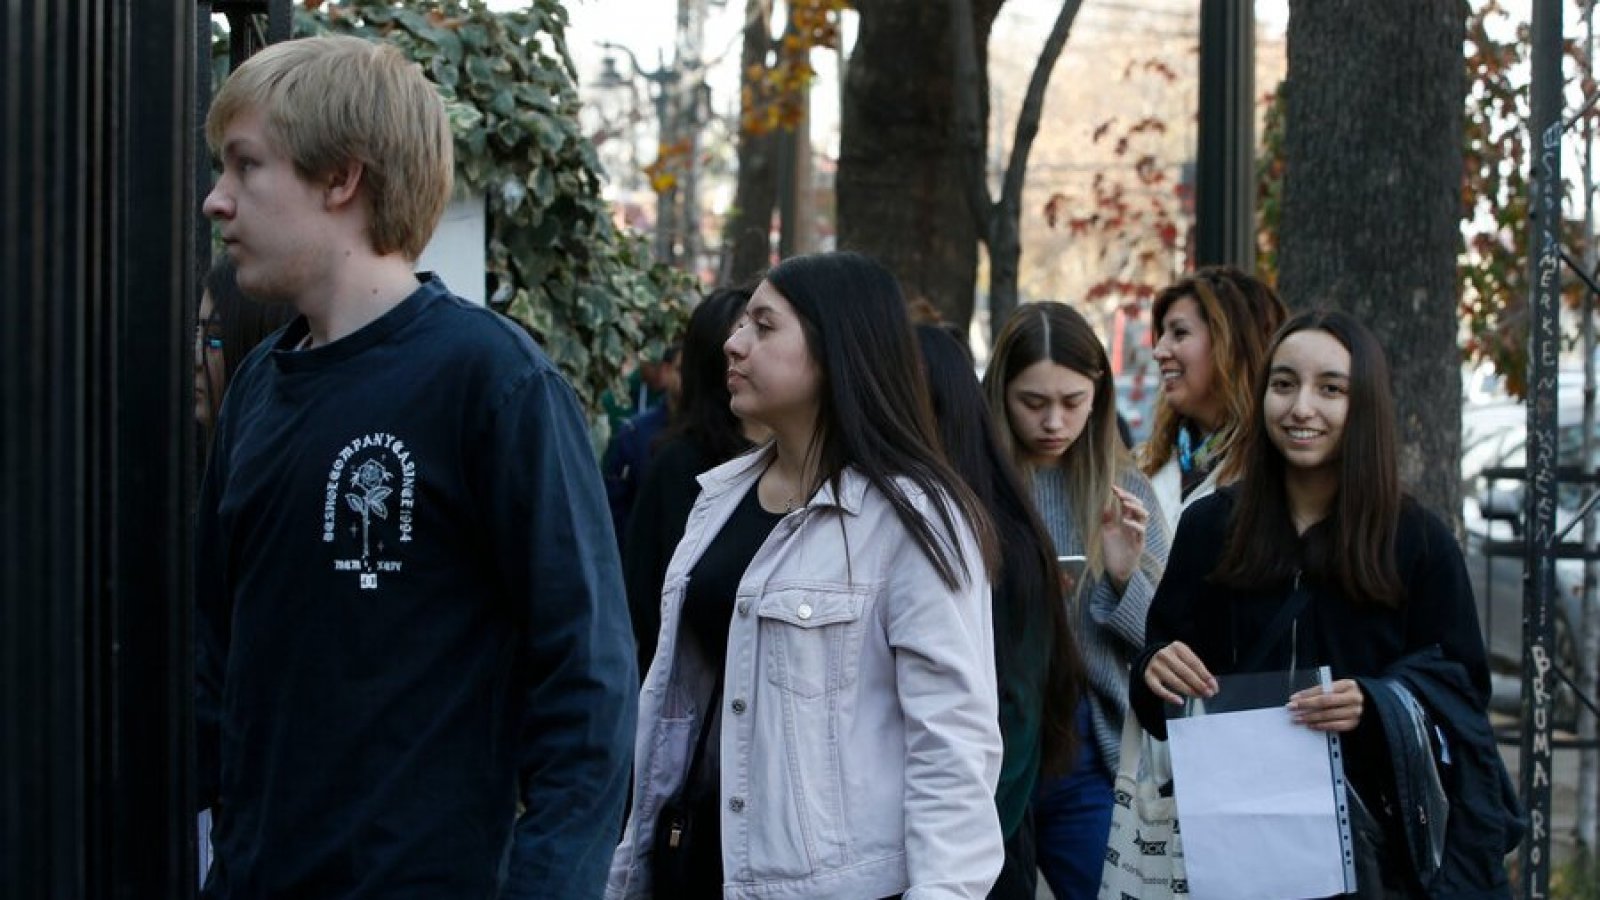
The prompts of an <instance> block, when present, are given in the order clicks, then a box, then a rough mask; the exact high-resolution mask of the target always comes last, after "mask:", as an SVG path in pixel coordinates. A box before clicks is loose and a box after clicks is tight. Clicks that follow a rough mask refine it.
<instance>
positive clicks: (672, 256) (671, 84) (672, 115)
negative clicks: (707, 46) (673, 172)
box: [596, 41, 694, 263]
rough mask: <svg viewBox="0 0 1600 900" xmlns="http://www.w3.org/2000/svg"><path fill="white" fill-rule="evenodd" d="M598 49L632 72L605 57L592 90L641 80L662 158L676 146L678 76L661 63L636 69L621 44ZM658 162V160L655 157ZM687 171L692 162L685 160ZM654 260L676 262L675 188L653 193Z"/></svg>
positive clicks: (605, 44) (633, 58)
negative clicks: (626, 72)
mask: <svg viewBox="0 0 1600 900" xmlns="http://www.w3.org/2000/svg"><path fill="white" fill-rule="evenodd" d="M599 46H600V48H601V49H602V50H605V51H607V52H608V53H610V52H616V51H620V52H621V53H622V55H624V56H626V57H627V58H628V65H629V66H630V67H631V68H632V72H631V74H630V75H627V76H624V75H622V74H621V73H620V72H618V71H617V66H616V61H615V57H612V56H607V57H606V58H605V60H604V62H603V68H602V69H601V73H600V79H599V81H598V82H597V83H596V87H598V88H601V89H617V88H621V87H624V86H625V85H627V84H629V83H630V82H631V81H632V79H634V78H643V79H644V80H645V81H646V82H648V83H649V84H650V98H651V100H652V102H653V103H654V104H655V108H656V128H657V134H658V138H657V146H658V148H659V149H658V151H657V152H658V154H664V153H665V152H666V150H667V148H669V147H671V146H672V145H673V144H675V143H676V141H677V139H678V132H679V130H680V129H679V127H678V126H679V117H678V115H677V110H676V109H675V108H674V107H675V105H676V104H675V103H674V100H675V99H676V94H677V90H676V88H677V83H678V72H677V70H676V69H674V68H672V67H669V66H667V65H666V64H665V63H664V62H661V63H658V65H657V66H656V68H654V69H646V68H645V67H643V66H641V65H639V57H637V56H635V55H634V52H633V51H632V50H630V49H628V48H627V47H624V46H623V45H621V44H616V43H612V42H611V41H601V42H600V45H599ZM658 158H659V157H658ZM689 165H690V166H691V168H692V167H693V165H694V160H692V159H691V160H689ZM692 184H693V180H692V179H687V180H686V182H685V187H686V188H687V187H689V186H691V185H692ZM656 198H657V199H656V234H655V252H656V258H657V259H659V260H661V261H662V262H666V263H671V262H675V261H676V260H677V258H678V252H677V244H678V235H677V231H678V229H677V225H678V215H677V211H678V205H679V200H680V197H679V192H678V188H677V186H676V185H673V186H671V187H668V188H667V189H666V190H662V191H659V192H657V195H656Z"/></svg>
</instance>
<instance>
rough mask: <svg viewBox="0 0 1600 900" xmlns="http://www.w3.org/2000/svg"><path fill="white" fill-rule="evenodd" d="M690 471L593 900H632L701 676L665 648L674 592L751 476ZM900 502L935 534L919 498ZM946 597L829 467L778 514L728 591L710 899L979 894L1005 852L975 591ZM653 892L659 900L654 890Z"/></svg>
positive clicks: (749, 461)
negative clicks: (624, 806)
mask: <svg viewBox="0 0 1600 900" xmlns="http://www.w3.org/2000/svg"><path fill="white" fill-rule="evenodd" d="M771 453H772V451H771V450H770V449H767V450H763V451H756V452H754V453H752V454H749V455H746V456H743V457H740V458H738V459H735V460H733V461H732V462H729V463H726V464H724V465H722V466H720V467H718V468H716V469H713V470H711V471H710V472H707V473H705V474H704V475H701V476H700V485H701V493H700V498H699V499H698V500H697V501H696V502H695V505H694V509H693V511H692V512H690V514H689V520H688V524H687V527H686V528H685V530H684V535H683V541H682V542H681V543H680V544H679V545H678V549H677V552H676V553H675V554H674V555H673V557H672V563H671V565H670V566H669V567H668V569H667V575H666V582H665V586H664V588H663V590H662V608H661V635H660V640H659V641H658V642H657V644H656V655H655V659H654V661H653V662H652V663H651V666H650V672H649V674H648V675H647V676H646V678H645V682H644V687H643V690H642V693H641V695H640V698H639V727H638V732H637V737H636V740H635V751H634V752H635V755H634V794H633V805H632V807H631V809H630V812H629V816H628V825H627V828H626V829H625V831H624V832H623V836H622V843H621V845H620V846H618V847H617V851H616V855H615V856H614V857H613V858H612V861H611V877H610V881H609V883H608V885H607V887H606V897H607V898H611V900H633V898H647V897H651V896H652V891H651V885H650V860H649V853H650V847H651V840H652V834H653V832H654V829H655V825H656V819H657V817H658V814H659V812H660V809H661V805H662V803H663V802H664V801H665V800H666V799H668V798H670V797H671V796H672V795H673V794H674V793H675V792H676V791H677V790H678V788H679V786H680V784H681V783H682V781H683V779H684V777H685V774H686V770H687V768H688V764H689V760H688V757H689V755H690V752H691V745H692V743H693V741H694V737H695V735H696V734H698V729H699V726H700V721H701V716H703V715H704V714H705V710H703V709H701V708H700V707H701V706H703V705H704V703H705V702H706V698H707V697H709V696H710V693H711V688H712V684H713V680H714V679H713V674H714V673H712V672H711V671H708V668H707V666H706V665H705V664H704V663H703V662H701V661H700V659H699V657H698V654H694V653H684V654H681V655H680V654H678V653H677V648H678V625H679V619H680V617H681V616H680V612H681V608H682V603H683V596H684V586H685V584H686V583H687V581H688V576H689V572H690V571H691V570H692V569H693V568H694V565H695V563H696V562H697V561H698V560H699V559H700V556H701V555H702V554H703V553H704V552H705V549H706V546H707V545H708V544H709V543H710V541H711V539H712V538H713V537H715V536H716V534H717V532H718V531H719V530H720V529H721V528H722V526H723V523H725V522H726V521H727V520H728V518H729V516H730V515H731V514H732V513H733V510H734V508H735V507H736V506H738V504H739V501H740V500H741V499H742V498H743V497H744V496H745V494H746V492H747V491H748V490H749V489H750V487H751V485H753V484H754V483H755V481H756V480H757V479H758V478H759V477H760V475H761V472H762V471H763V470H764V469H765V468H766V464H767V462H768V460H769V458H770V454H771ZM901 483H902V484H904V485H906V490H907V493H908V496H909V498H910V499H911V502H912V504H913V505H914V506H915V507H916V508H917V509H918V510H920V511H921V512H922V513H923V514H924V515H926V516H929V517H930V520H931V521H933V522H934V523H935V532H936V533H942V532H943V529H942V528H940V527H938V526H937V521H938V518H937V515H936V513H934V511H933V507H932V505H931V503H930V501H929V499H928V498H927V496H926V495H924V494H922V493H921V492H919V491H917V490H916V488H915V487H913V486H911V485H910V483H909V482H904V481H902V482H901ZM956 521H957V522H958V523H960V527H959V531H960V534H959V535H958V536H957V539H958V541H959V552H960V554H961V556H962V558H963V559H965V561H966V565H967V568H968V571H969V572H970V577H969V578H967V579H966V582H965V584H964V586H963V587H962V588H960V589H959V590H951V589H950V588H948V587H946V586H945V584H944V582H943V581H941V580H940V578H939V575H938V573H937V571H936V570H935V569H934V568H933V566H932V565H931V564H930V563H929V562H928V560H927V557H926V556H925V555H924V554H923V553H922V551H921V550H920V549H919V548H918V547H917V545H916V542H915V540H914V539H913V537H912V536H911V534H910V532H908V531H907V530H906V528H905V527H904V526H903V525H902V524H901V522H900V520H899V519H898V518H897V517H896V516H895V513H894V509H893V507H891V506H890V504H889V501H888V500H887V499H886V498H885V497H884V496H883V495H882V494H880V493H879V492H878V491H876V490H874V489H872V488H871V487H870V486H869V485H868V483H867V480H866V479H865V478H864V477H862V476H861V475H860V474H858V473H856V472H854V471H852V470H846V471H845V473H844V474H843V475H842V476H841V479H840V489H839V492H838V495H837V496H836V495H835V494H834V492H833V490H832V489H831V488H830V487H827V486H825V487H823V488H822V490H820V491H818V493H817V494H816V496H815V497H813V498H812V499H811V501H810V502H809V503H808V504H806V505H805V506H804V507H802V508H801V509H798V510H795V511H794V512H792V513H790V514H789V515H787V516H785V517H784V518H783V520H781V521H780V522H779V523H778V525H777V527H775V528H774V529H773V531H772V534H771V535H770V536H769V537H768V538H767V540H766V542H765V543H764V544H763V545H762V546H761V548H760V549H759V550H758V551H757V552H756V555H755V557H754V559H752V560H751V562H750V566H749V568H748V569H746V570H745V573H744V577H743V578H742V579H741V580H740V582H739V588H738V592H737V595H736V598H735V606H734V614H733V620H732V625H731V627H730V629H729V632H728V656H727V664H726V665H727V670H726V673H725V675H724V678H725V684H724V687H723V693H722V701H721V702H722V727H721V734H720V741H721V743H720V748H721V754H720V758H721V764H722V770H721V793H722V803H721V809H722V818H721V824H722V866H723V878H724V890H723V896H724V897H725V898H790V897H794V898H799V897H819V898H820V897H827V898H852V900H856V898H878V897H887V896H890V895H893V894H897V893H901V892H904V893H905V896H906V897H907V898H908V900H931V898H946V897H948V898H956V897H967V898H981V897H984V896H985V895H986V894H987V893H988V891H989V887H990V885H991V884H992V883H993V882H994V880H995V878H996V876H997V875H998V874H999V871H1000V866H1001V863H1002V861H1003V859H1004V856H1005V851H1004V848H1003V846H1002V837H1001V833H1000V823H999V819H998V817H997V816H996V813H995V806H994V789H995V783H996V781H997V780H998V778H999V773H1000V753H1001V744H1000V731H999V726H998V702H997V699H996V685H995V670H994V644H993V635H992V621H991V616H990V599H989V582H988V579H987V577H986V576H985V574H984V571H983V562H982V558H981V557H980V555H979V553H978V550H977V545H976V541H975V539H974V538H973V536H972V533H971V531H970V529H969V528H968V527H967V526H966V523H965V522H962V520H961V519H960V517H959V516H958V517H957V519H956ZM661 900H667V898H661Z"/></svg>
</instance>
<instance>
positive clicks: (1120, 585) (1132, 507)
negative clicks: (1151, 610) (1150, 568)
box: [1100, 486, 1150, 595]
mask: <svg viewBox="0 0 1600 900" xmlns="http://www.w3.org/2000/svg"><path fill="white" fill-rule="evenodd" d="M1111 495H1112V496H1111V505H1110V506H1108V507H1106V510H1105V512H1103V513H1101V514H1100V553H1101V557H1102V558H1103V559H1104V561H1105V569H1106V577H1107V578H1109V579H1110V580H1111V586H1112V587H1113V588H1115V589H1116V591H1117V593H1118V594H1119V595H1120V594H1121V593H1122V592H1123V591H1124V590H1125V589H1127V587H1128V579H1130V578H1132V577H1133V570H1134V569H1135V568H1136V567H1137V566H1138V565H1139V557H1140V555H1142V554H1143V553H1144V532H1145V528H1146V527H1148V526H1149V524H1150V511H1149V510H1148V509H1145V507H1144V503H1142V502H1140V500H1139V498H1138V497H1135V496H1134V495H1133V494H1130V493H1128V492H1127V491H1125V490H1123V489H1122V488H1119V487H1116V486H1112V488H1111Z"/></svg>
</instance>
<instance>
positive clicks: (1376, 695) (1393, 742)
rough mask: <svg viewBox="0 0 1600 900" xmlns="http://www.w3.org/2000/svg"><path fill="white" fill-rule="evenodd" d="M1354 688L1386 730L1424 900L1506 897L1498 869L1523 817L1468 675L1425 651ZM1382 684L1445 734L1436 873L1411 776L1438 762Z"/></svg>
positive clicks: (1435, 651) (1419, 789)
mask: <svg viewBox="0 0 1600 900" xmlns="http://www.w3.org/2000/svg"><path fill="white" fill-rule="evenodd" d="M1357 680H1358V681H1359V682H1360V683H1361V687H1362V690H1363V691H1364V692H1365V694H1366V696H1367V697H1368V698H1369V699H1370V700H1371V701H1372V708H1373V709H1374V710H1375V712H1376V714H1377V717H1378V719H1379V720H1380V721H1381V723H1382V725H1383V731H1384V735H1385V738H1386V740H1387V744H1388V748H1389V756H1390V759H1391V762H1392V767H1393V772H1394V774H1395V779H1394V789H1395V798H1396V802H1397V806H1398V807H1399V810H1400V812H1401V814H1402V815H1401V820H1402V823H1403V831H1404V833H1405V835H1406V845H1407V846H1406V850H1407V851H1408V853H1409V856H1410V858H1411V859H1412V860H1413V863H1414V865H1415V866H1416V869H1417V871H1418V874H1419V875H1421V876H1422V885H1423V888H1424V890H1426V891H1427V895H1428V896H1429V897H1450V898H1464V900H1474V898H1503V897H1509V896H1510V895H1511V886H1510V884H1509V883H1508V881H1507V879H1506V871H1505V866H1503V865H1501V862H1500V861H1501V858H1502V857H1503V856H1504V855H1505V854H1506V853H1509V852H1510V851H1511V850H1512V848H1514V847H1516V846H1517V843H1518V842H1519V841H1520V840H1521V839H1522V812H1521V808H1520V806H1519V804H1518V802H1517V795H1516V791H1515V790H1514V789H1513V788H1512V784H1511V777H1510V775H1508V774H1507V773H1506V767H1505V764H1504V763H1503V762H1502V761H1501V759H1500V753H1499V750H1498V748H1497V747H1496V746H1495V739H1494V731H1493V730H1492V729H1491V728H1490V726H1489V721H1488V719H1487V717H1485V716H1484V714H1483V707H1482V706H1481V705H1479V703H1478V699H1477V697H1476V693H1475V691H1474V690H1473V688H1472V684H1471V681H1470V679H1468V677H1467V673H1466V670H1465V669H1464V668H1463V667H1462V666H1461V665H1460V664H1458V663H1454V662H1451V661H1450V660H1448V659H1445V657H1444V654H1443V653H1442V652H1441V651H1440V649H1439V648H1438V647H1429V648H1426V649H1424V650H1421V651H1418V652H1417V653H1413V654H1411V655H1410V656H1407V657H1406V658H1404V659H1402V660H1400V661H1398V662H1396V663H1395V664H1394V665H1393V666H1390V667H1389V669H1388V670H1387V671H1386V672H1384V674H1383V677H1382V678H1381V679H1378V678H1359V679H1357ZM1382 681H1390V682H1393V683H1395V684H1398V685H1399V686H1401V687H1403V688H1404V689H1406V690H1407V691H1409V692H1410V693H1411V696H1412V697H1414V698H1416V700H1417V701H1418V702H1419V703H1420V704H1421V705H1422V707H1423V708H1424V710H1426V712H1427V714H1428V717H1429V719H1431V720H1432V724H1433V725H1434V726H1435V727H1437V728H1438V729H1439V730H1440V731H1442V732H1443V734H1444V745H1445V747H1447V748H1448V751H1447V752H1448V756H1449V759H1450V762H1449V763H1448V764H1444V763H1439V764H1438V772H1439V777H1440V781H1441V782H1442V784H1443V787H1444V792H1445V796H1446V797H1448V798H1449V800H1450V814H1449V817H1448V818H1447V820H1446V824H1445V842H1444V857H1443V859H1442V860H1441V862H1440V864H1439V868H1438V871H1437V872H1431V873H1429V872H1428V869H1429V868H1431V860H1429V859H1427V858H1426V857H1427V856H1428V855H1429V854H1428V853H1427V845H1426V843H1425V841H1426V839H1427V829H1428V827H1429V825H1430V824H1431V823H1429V822H1427V821H1426V817H1425V816H1422V815H1420V814H1419V810H1420V809H1422V808H1423V807H1424V806H1425V804H1426V798H1425V797H1424V796H1423V794H1424V792H1425V790H1426V788H1425V786H1424V784H1423V782H1424V780H1425V779H1422V778H1418V777H1415V776H1416V774H1417V773H1419V771H1420V767H1421V766H1422V765H1426V764H1428V763H1429V762H1431V761H1432V760H1437V759H1438V756H1437V755H1436V753H1435V747H1434V746H1433V745H1432V744H1431V743H1430V742H1426V741H1424V742H1418V741H1417V740H1416V739H1415V735H1414V732H1413V731H1412V730H1411V729H1410V728H1409V727H1408V723H1407V721H1406V713H1405V711H1404V710H1403V709H1401V708H1400V706H1399V702H1398V698H1397V697H1396V696H1395V694H1394V693H1393V692H1391V691H1389V690H1387V689H1386V688H1385V687H1384V685H1382V684H1380V682H1382ZM1419 743H1420V745H1419Z"/></svg>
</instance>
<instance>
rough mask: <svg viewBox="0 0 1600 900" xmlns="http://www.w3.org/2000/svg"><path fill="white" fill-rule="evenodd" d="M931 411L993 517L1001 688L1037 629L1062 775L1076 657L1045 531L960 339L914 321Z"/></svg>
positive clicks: (1043, 737) (1067, 762) (1051, 740)
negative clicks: (1044, 645) (999, 435)
mask: <svg viewBox="0 0 1600 900" xmlns="http://www.w3.org/2000/svg"><path fill="white" fill-rule="evenodd" d="M917 342H918V344H919V345H920V346H921V349H922V362H923V365H924V366H925V367H926V368H925V371H926V372H927V376H928V388H929V393H930V394H931V396H932V400H933V412H934V420H935V421H936V422H937V424H938V427H939V438H940V440H941V441H942V442H943V443H944V450H945V455H946V456H947V457H949V459H950V464H951V465H952V466H954V467H955V470H956V471H957V472H958V473H960V475H961V477H962V478H964V479H966V482H967V485H968V486H969V487H971V488H972V493H973V494H974V495H976V496H977V498H978V502H979V503H980V504H982V505H983V508H984V509H985V510H987V511H988V513H989V518H990V520H991V521H992V522H993V523H994V530H995V538H996V540H997V541H998V542H999V545H1000V572H999V573H998V574H997V575H996V576H995V579H996V580H995V589H994V596H995V599H996V601H997V602H996V604H995V610H994V620H995V631H994V635H995V648H994V655H995V665H996V668H997V670H998V672H997V674H998V675H999V682H1000V690H1001V691H1005V690H1008V689H1009V687H1010V686H1011V685H1014V684H1017V683H1018V682H1020V681H1021V680H1023V679H1024V678H1026V677H1027V672H1026V669H1025V664H1026V663H1027V662H1028V660H1026V659H1023V658H1020V651H1021V649H1022V648H1023V647H1025V646H1026V645H1027V644H1028V643H1029V642H1030V641H1031V640H1033V639H1035V638H1036V637H1038V636H1040V635H1042V636H1043V637H1044V638H1045V639H1046V640H1047V641H1048V644H1047V646H1048V647H1049V657H1048V660H1049V665H1048V668H1047V670H1046V673H1045V678H1044V681H1043V683H1042V684H1040V685H1038V688H1039V691H1040V694H1041V699H1042V700H1043V701H1044V714H1043V716H1042V718H1041V730H1040V741H1041V745H1042V749H1043V754H1042V755H1043V761H1044V770H1045V772H1046V773H1047V774H1050V775H1062V774H1065V773H1066V772H1067V771H1069V769H1070V768H1071V766H1072V763H1073V760H1074V758H1075V757H1076V754H1077V742H1078V730H1077V727H1076V723H1077V712H1078V702H1079V698H1080V697H1081V696H1082V691H1083V684H1084V677H1085V676H1084V669H1083V659H1082V658H1081V657H1080V656H1079V655H1078V644H1077V641H1075V640H1073V638H1072V633H1071V631H1070V630H1069V629H1068V625H1067V614H1066V605H1065V603H1063V601H1062V597H1061V576H1060V574H1059V573H1058V572H1057V570H1056V561H1055V555H1054V551H1053V549H1052V548H1053V545H1052V544H1051V542H1050V533H1049V532H1048V531H1047V530H1045V527H1044V522H1043V521H1041V520H1040V518H1039V513H1038V511H1036V510H1035V509H1034V507H1033V503H1032V502H1031V501H1030V500H1029V499H1028V496H1027V490H1026V489H1025V488H1024V487H1023V486H1022V478H1021V476H1020V475H1019V474H1018V472H1017V469H1016V467H1015V466H1014V465H1012V463H1011V460H1010V459H1009V458H1008V457H1007V454H1006V452H1005V451H1004V450H1003V449H1001V447H1000V442H999V441H998V440H997V438H996V436H995V427H994V420H993V419H992V418H991V417H990V416H989V408H988V406H987V404H986V403H985V402H984V398H983V390H982V389H981V388H980V387H979V385H978V379H977V376H976V375H974V374H973V371H972V357H971V356H970V355H969V354H968V352H967V349H966V347H965V346H964V345H963V344H962V343H961V342H960V341H958V340H956V338H955V337H954V336H953V335H951V334H950V333H949V332H948V331H946V330H945V329H944V328H941V327H939V326H937V325H918V326H917Z"/></svg>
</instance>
